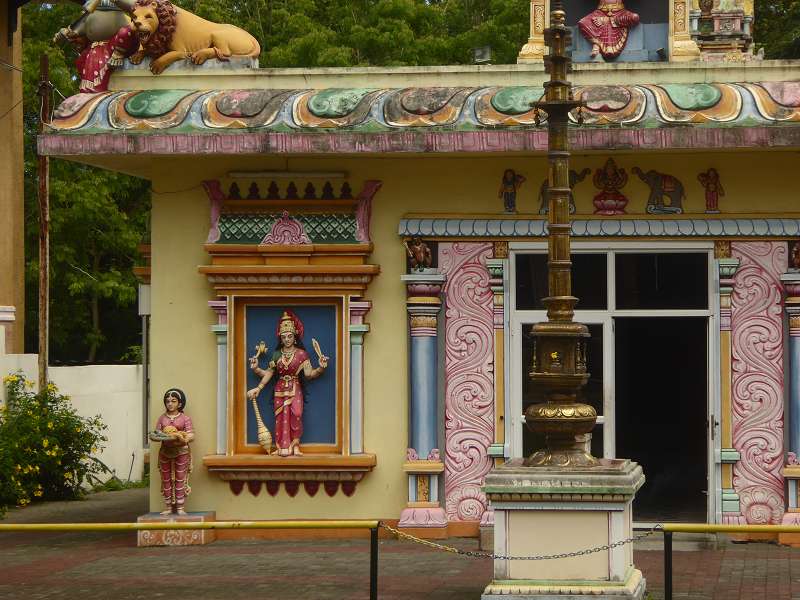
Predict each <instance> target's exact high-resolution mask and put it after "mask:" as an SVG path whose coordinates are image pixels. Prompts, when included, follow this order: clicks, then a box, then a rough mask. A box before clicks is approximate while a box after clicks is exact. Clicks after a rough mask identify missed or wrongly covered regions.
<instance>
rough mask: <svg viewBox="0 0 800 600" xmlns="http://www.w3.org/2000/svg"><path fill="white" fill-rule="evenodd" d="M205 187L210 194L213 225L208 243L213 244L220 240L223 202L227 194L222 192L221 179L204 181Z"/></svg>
mask: <svg viewBox="0 0 800 600" xmlns="http://www.w3.org/2000/svg"><path fill="white" fill-rule="evenodd" d="M203 188H205V190H206V194H208V199H209V200H210V201H211V226H210V227H209V230H208V238H207V239H206V243H207V244H213V243H215V242H218V241H219V238H220V232H219V216H220V214H222V203H223V202H224V201H225V194H224V193H223V192H222V187H221V184H220V182H219V179H210V180H208V181H204V182H203Z"/></svg>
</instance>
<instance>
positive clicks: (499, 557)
mask: <svg viewBox="0 0 800 600" xmlns="http://www.w3.org/2000/svg"><path fill="white" fill-rule="evenodd" d="M378 525H379V526H380V527H381V528H383V529H385V530H386V531H388V532H390V533H392V534H394V535H396V536H397V537H398V538H399V539H404V540H408V541H410V542H414V543H416V544H420V545H421V546H427V547H428V548H433V549H434V550H441V551H443V552H451V553H453V554H460V555H461V556H469V557H472V558H491V559H492V560H555V559H557V558H573V557H575V556H586V555H587V554H594V553H595V552H602V551H604V550H611V549H612V548H618V547H619V546H624V545H626V544H632V543H633V542H637V541H639V540H642V539H644V538H646V537H649V536H651V535H653V534H654V533H656V532H658V531H662V530H663V528H664V526H663V525H661V524H660V523H659V524H657V525H654V526H653V527H652V528H651V529H649V530H647V531H644V532H643V533H640V534H637V535H634V536H633V537H629V538H627V539H624V540H620V541H618V542H614V543H613V544H606V545H605V546H597V547H595V548H586V549H584V550H577V551H575V552H563V553H561V554H541V555H538V556H505V555H502V554H494V553H492V552H476V551H474V550H461V549H460V548H455V547H453V546H446V545H444V544H437V543H436V542H431V541H430V540H423V539H422V538H418V537H416V536H414V535H411V534H408V533H404V532H403V531H400V530H399V529H395V528H394V527H391V526H389V525H387V524H386V523H384V522H383V521H381V522H379V523H378Z"/></svg>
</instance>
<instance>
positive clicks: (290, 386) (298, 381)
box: [247, 310, 328, 456]
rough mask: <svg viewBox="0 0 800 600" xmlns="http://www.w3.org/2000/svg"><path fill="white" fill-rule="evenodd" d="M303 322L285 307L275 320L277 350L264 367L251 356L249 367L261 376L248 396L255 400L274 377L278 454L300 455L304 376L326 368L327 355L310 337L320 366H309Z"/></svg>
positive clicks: (310, 377) (311, 375) (313, 376)
mask: <svg viewBox="0 0 800 600" xmlns="http://www.w3.org/2000/svg"><path fill="white" fill-rule="evenodd" d="M303 331H304V328H303V323H302V321H301V320H300V319H299V318H298V316H297V315H296V314H294V313H293V312H292V311H291V310H285V311H284V312H283V316H282V317H281V318H280V321H278V327H277V331H276V333H277V336H278V344H277V345H278V348H279V349H278V350H276V351H275V352H273V353H272V356H271V358H270V360H269V363H268V366H267V368H266V369H262V368H260V367H259V366H258V358H257V357H253V358H251V359H250V368H251V369H252V370H253V372H254V373H255V374H256V375H258V376H259V377H260V378H261V381H259V383H258V385H257V386H256V387H254V388H253V389H251V390H248V392H247V397H248V399H249V400H251V401H252V400H254V399H256V398H257V397H258V395H259V394H260V393H261V391H262V390H263V389H264V387H265V386H266V385H267V384H268V383H269V382H270V381H271V380H272V379H273V377H274V378H275V391H274V394H273V401H272V404H273V410H274V412H275V435H274V442H275V446H276V447H277V450H276V453H277V454H278V455H279V456H300V455H302V452H301V451H300V439H301V438H302V436H303V403H304V401H305V390H304V387H303V381H304V379H308V380H310V379H316V378H317V377H319V376H320V375H322V374H323V373H324V372H325V369H327V368H328V357H327V356H325V355H324V354H323V353H322V350H321V349H320V347H319V344H318V343H317V342H316V340H313V339H312V340H311V341H312V344H313V346H314V350H315V352H316V354H317V358H318V361H319V366H318V367H316V368H314V367H313V366H312V365H311V358H310V357H309V355H308V352H306V350H305V348H304V347H303Z"/></svg>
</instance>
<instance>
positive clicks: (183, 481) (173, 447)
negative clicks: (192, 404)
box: [149, 388, 194, 516]
mask: <svg viewBox="0 0 800 600" xmlns="http://www.w3.org/2000/svg"><path fill="white" fill-rule="evenodd" d="M184 408H186V394H184V393H183V391H182V390H179V389H178V388H171V389H169V390H167V392H166V393H165V394H164V409H165V412H164V414H163V415H161V416H160V417H158V421H156V428H155V431H152V432H151V433H150V435H149V437H150V439H151V440H152V441H154V442H161V448H160V449H159V451H158V471H159V473H160V474H161V495H162V496H163V498H164V504H165V505H166V510H164V511H163V512H162V513H161V514H162V515H164V516H166V515H169V514H172V513H176V514H179V515H185V514H186V511H185V510H184V504H185V502H186V496H187V495H188V494H189V493H190V492H191V491H192V488H191V487H189V473H190V472H191V470H192V453H191V450H189V444H190V443H191V442H192V441H193V440H194V430H193V428H192V420H191V419H190V418H189V415H187V414H186V413H184V412H183V409H184Z"/></svg>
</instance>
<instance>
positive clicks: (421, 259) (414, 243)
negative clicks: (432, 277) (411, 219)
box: [403, 237, 433, 272]
mask: <svg viewBox="0 0 800 600" xmlns="http://www.w3.org/2000/svg"><path fill="white" fill-rule="evenodd" d="M403 245H404V246H405V247H406V255H407V256H408V269H409V272H411V271H420V272H422V271H424V270H425V269H430V268H431V265H433V253H432V252H431V249H430V246H428V244H426V243H425V242H423V241H422V238H421V237H413V238H411V241H410V242H403Z"/></svg>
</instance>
